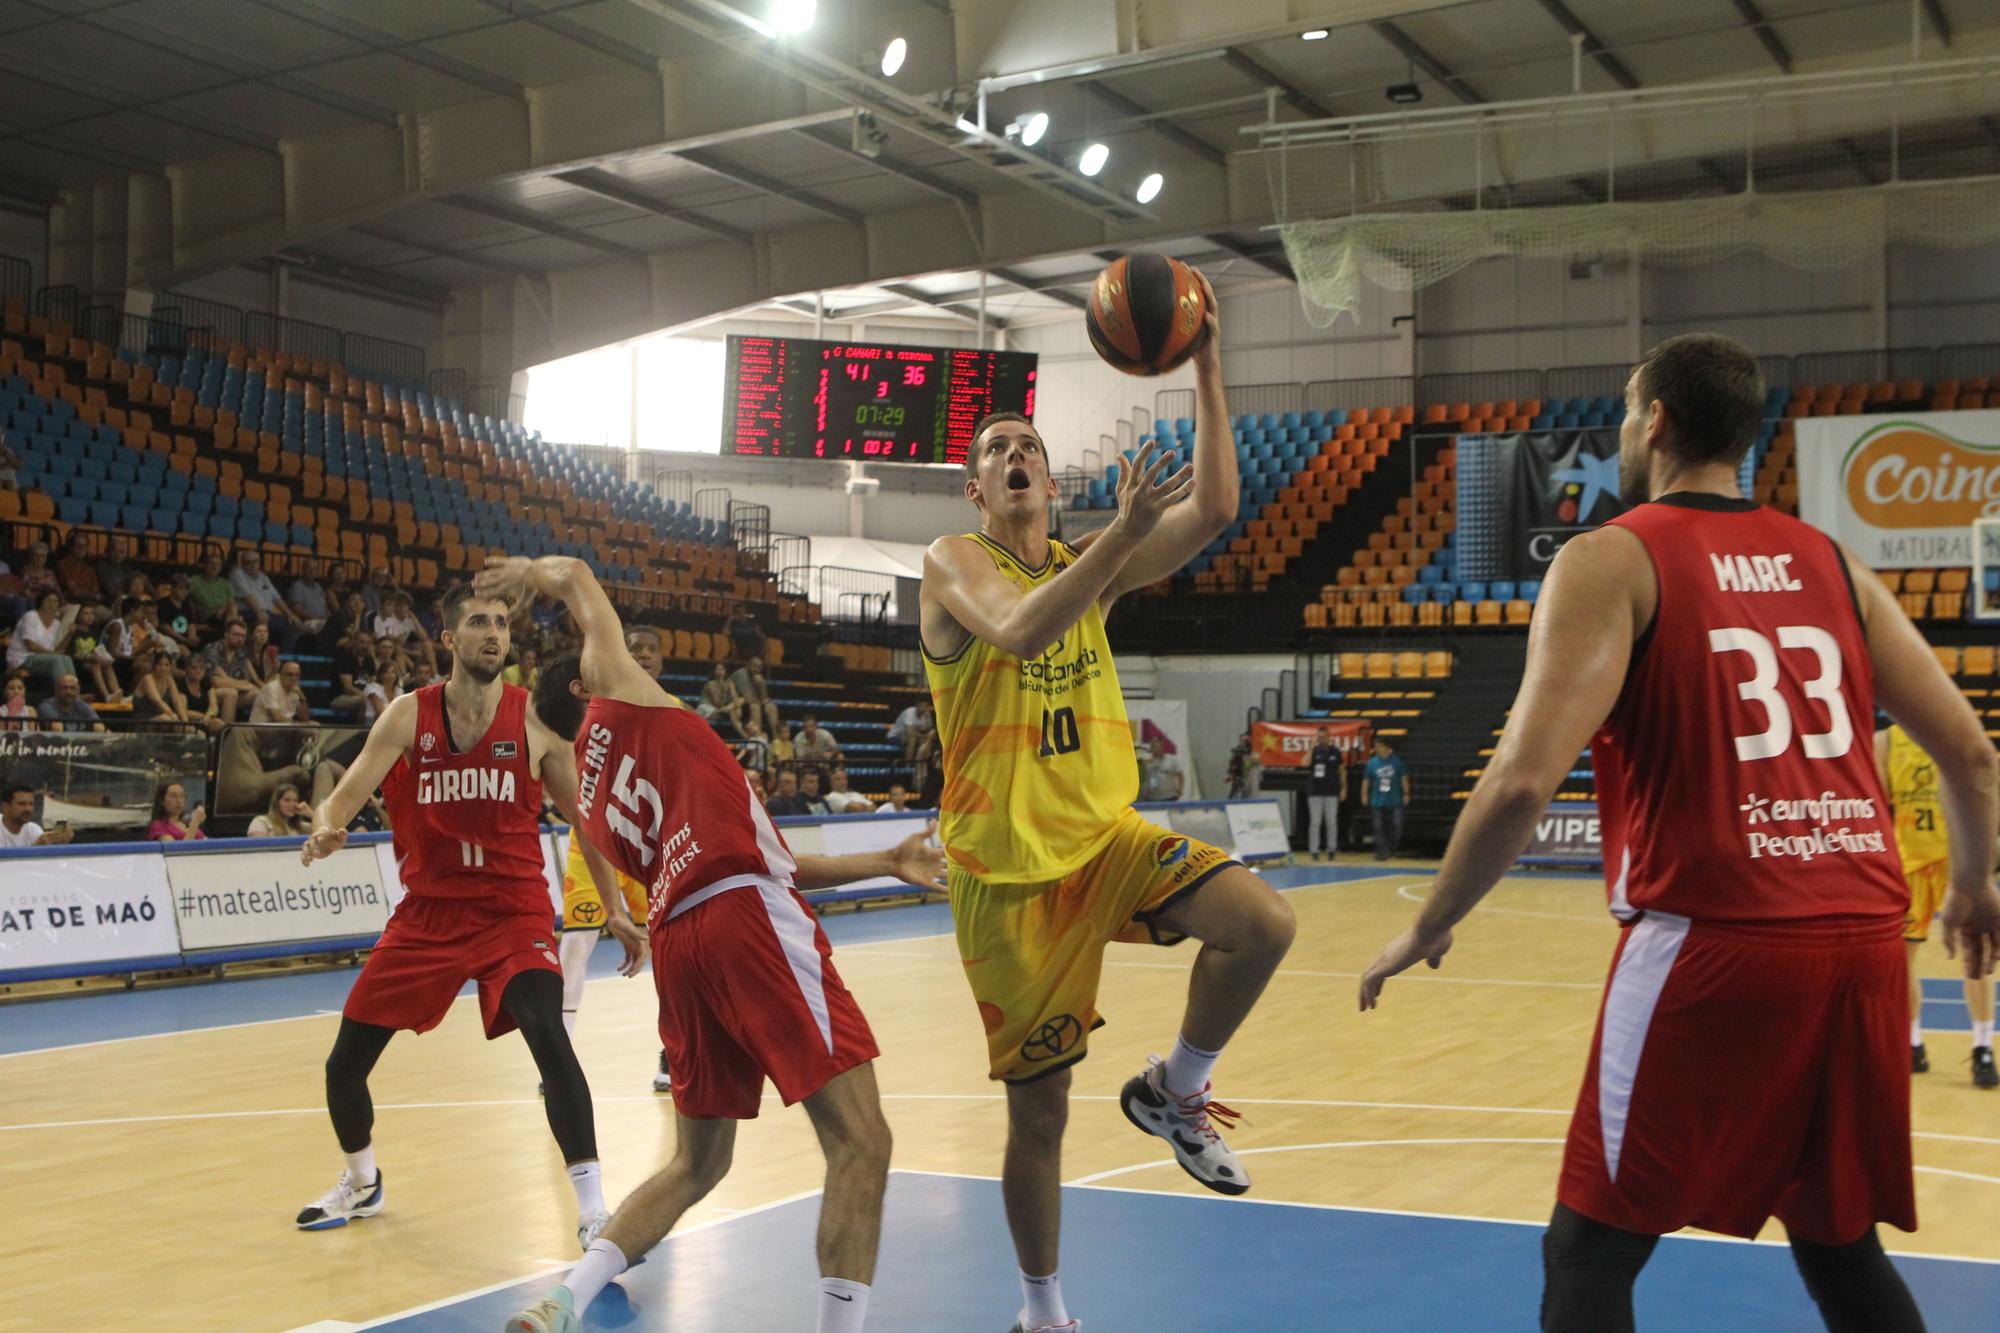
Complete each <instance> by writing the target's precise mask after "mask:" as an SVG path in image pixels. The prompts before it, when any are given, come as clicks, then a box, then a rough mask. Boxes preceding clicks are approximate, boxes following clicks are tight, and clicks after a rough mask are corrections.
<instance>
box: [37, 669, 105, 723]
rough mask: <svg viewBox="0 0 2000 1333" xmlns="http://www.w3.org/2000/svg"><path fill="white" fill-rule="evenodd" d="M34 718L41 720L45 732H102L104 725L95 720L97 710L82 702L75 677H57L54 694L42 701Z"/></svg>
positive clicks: (80, 689) (79, 687) (79, 688)
mask: <svg viewBox="0 0 2000 1333" xmlns="http://www.w3.org/2000/svg"><path fill="white" fill-rule="evenodd" d="M35 716H36V717H38V718H40V719H41V720H42V728H43V729H44V730H46V731H102V730H104V724H103V723H102V722H99V721H98V720H97V710H96V709H95V708H92V707H91V706H90V705H89V704H87V703H85V702H84V699H83V686H82V685H80V684H78V683H77V679H76V677H75V676H57V677H56V692H55V693H54V694H51V695H50V696H49V697H48V698H46V699H44V700H42V702H41V703H40V704H39V705H38V706H37V707H36V709H35Z"/></svg>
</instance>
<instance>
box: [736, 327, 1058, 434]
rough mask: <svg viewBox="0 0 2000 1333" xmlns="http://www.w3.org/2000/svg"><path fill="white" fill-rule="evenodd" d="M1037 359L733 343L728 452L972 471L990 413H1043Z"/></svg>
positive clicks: (790, 342)
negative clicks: (970, 459)
mask: <svg viewBox="0 0 2000 1333" xmlns="http://www.w3.org/2000/svg"><path fill="white" fill-rule="evenodd" d="M1035 362H1036V357H1035V354H1034V353H1032V352H989V351H984V350H982V349H979V348H974V347H901V346H895V345H891V344H884V343H849V342H822V341H818V340H815V339H812V338H757V337H742V336H734V335H732V336H731V337H730V339H729V350H728V355H727V368H726V372H725V375H726V377H725V381H724V389H723V399H722V452H723V453H725V454H737V455H741V456H745V457H766V458H846V459H861V460H863V461H874V462H881V463H963V462H964V461H965V454H966V450H967V449H969V448H970V447H971V445H972V428H973V427H974V426H975V425H977V424H978V423H979V420H980V418H982V417H984V416H986V415H987V414H988V413H991V412H1019V413H1021V414H1022V415H1023V416H1026V417H1030V418H1032V417H1033V416H1034V414H1035Z"/></svg>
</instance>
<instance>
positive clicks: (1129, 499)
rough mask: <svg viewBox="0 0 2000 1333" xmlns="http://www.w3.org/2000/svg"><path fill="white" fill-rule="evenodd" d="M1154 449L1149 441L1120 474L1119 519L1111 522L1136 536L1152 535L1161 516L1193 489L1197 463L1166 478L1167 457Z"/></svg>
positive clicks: (1152, 442) (1187, 465)
mask: <svg viewBox="0 0 2000 1333" xmlns="http://www.w3.org/2000/svg"><path fill="white" fill-rule="evenodd" d="M1154 449H1155V442H1154V441H1152V440H1148V441H1146V443H1144V444H1143V445H1141V446H1139V452H1138V453H1136V454H1133V455H1132V456H1131V457H1130V458H1129V459H1128V460H1127V462H1126V464H1125V469H1124V471H1122V472H1120V473H1119V474H1118V517H1117V518H1115V519H1113V520H1112V523H1113V524H1114V525H1115V526H1118V527H1122V528H1124V529H1125V531H1126V532H1128V533H1129V534H1131V535H1132V536H1134V537H1143V536H1145V535H1146V534H1147V533H1149V532H1151V531H1152V530H1153V528H1154V527H1155V526H1156V525H1157V524H1158V523H1159V521H1160V519H1161V517H1162V516H1163V515H1164V514H1165V513H1166V512H1167V511H1168V510H1169V509H1172V508H1173V507H1174V506H1175V505H1177V504H1179V503H1180V502H1181V501H1182V500H1185V499H1186V498H1187V497H1188V493H1189V492H1190V491H1192V490H1193V489H1194V464H1192V463H1189V464H1185V465H1184V466H1182V468H1181V469H1180V471H1178V472H1175V473H1174V474H1172V475H1171V476H1167V475H1165V474H1166V471H1167V461H1168V460H1167V456H1166V455H1165V454H1157V453H1155V452H1154Z"/></svg>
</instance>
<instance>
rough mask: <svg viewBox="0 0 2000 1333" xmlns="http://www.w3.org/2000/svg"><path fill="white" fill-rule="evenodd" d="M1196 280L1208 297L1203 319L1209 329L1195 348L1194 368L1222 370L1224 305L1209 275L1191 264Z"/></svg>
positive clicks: (1190, 270)
mask: <svg viewBox="0 0 2000 1333" xmlns="http://www.w3.org/2000/svg"><path fill="white" fill-rule="evenodd" d="M1188 271H1189V272H1190V273H1192V274H1194V280H1195V281H1196V282H1198V283H1200V284H1201V293H1202V295H1203V296H1205V297H1207V298H1208V314H1207V316H1206V317H1205V318H1204V319H1203V320H1202V322H1203V323H1204V324H1206V325H1207V326H1208V331H1207V332H1206V333H1204V334H1203V335H1202V339H1201V341H1200V342H1199V343H1197V344H1195V349H1194V368H1195V369H1196V370H1198V371H1215V372H1217V373H1220V372H1221V370H1222V306H1221V305H1220V304H1219V303H1218V302H1217V301H1216V299H1215V288H1213V287H1211V286H1209V285H1208V275H1207V274H1205V273H1203V272H1202V271H1201V270H1200V269H1198V268H1195V267H1193V266H1192V265H1190V266H1189V269H1188Z"/></svg>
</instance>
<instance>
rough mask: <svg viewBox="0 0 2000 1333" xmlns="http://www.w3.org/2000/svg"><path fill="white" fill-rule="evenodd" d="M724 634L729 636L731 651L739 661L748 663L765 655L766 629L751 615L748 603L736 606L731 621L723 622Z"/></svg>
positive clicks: (730, 615) (730, 617)
mask: <svg viewBox="0 0 2000 1333" xmlns="http://www.w3.org/2000/svg"><path fill="white" fill-rule="evenodd" d="M722 632H723V633H724V634H726V635H728V636H729V651H730V653H731V654H732V655H733V656H734V657H735V659H736V660H737V661H739V662H747V661H749V660H750V659H751V658H753V657H762V656H763V655H764V627H763V626H762V625H759V624H758V623H757V617H756V616H755V615H753V614H751V611H750V604H749V603H748V602H738V603H737V604H736V609H735V610H734V611H732V612H730V613H729V619H728V620H726V621H724V622H723V625H722Z"/></svg>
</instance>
